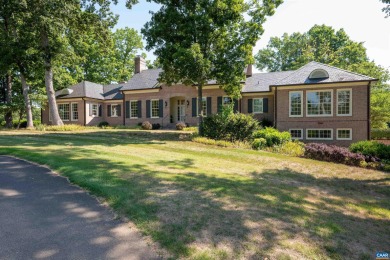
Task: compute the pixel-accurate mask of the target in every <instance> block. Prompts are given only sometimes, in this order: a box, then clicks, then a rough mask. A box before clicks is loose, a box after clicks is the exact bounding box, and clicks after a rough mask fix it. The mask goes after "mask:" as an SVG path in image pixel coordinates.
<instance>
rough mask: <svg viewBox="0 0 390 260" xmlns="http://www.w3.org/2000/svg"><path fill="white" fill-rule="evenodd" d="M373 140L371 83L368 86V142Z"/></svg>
mask: <svg viewBox="0 0 390 260" xmlns="http://www.w3.org/2000/svg"><path fill="white" fill-rule="evenodd" d="M370 139H371V81H369V82H368V85H367V140H370Z"/></svg>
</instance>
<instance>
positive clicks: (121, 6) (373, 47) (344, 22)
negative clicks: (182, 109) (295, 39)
mask: <svg viewBox="0 0 390 260" xmlns="http://www.w3.org/2000/svg"><path fill="white" fill-rule="evenodd" d="M383 7H384V4H382V3H381V1H379V0H327V1H324V0H285V1H284V3H283V4H282V5H281V6H280V7H279V8H278V9H277V10H276V13H275V15H274V16H272V17H269V18H268V20H267V22H266V23H265V24H264V28H265V33H264V34H263V36H262V37H261V40H260V41H259V42H258V44H257V45H256V47H255V50H254V51H255V53H256V52H257V51H258V50H259V49H261V48H264V47H265V46H266V45H267V43H268V41H269V39H270V37H273V36H278V37H280V36H281V35H282V34H283V33H285V32H286V33H289V34H290V33H293V32H306V31H308V30H309V29H310V28H311V27H312V26H313V25H315V24H326V25H329V26H332V27H333V28H335V29H340V28H344V29H345V31H346V33H347V34H348V35H349V36H350V37H351V39H352V40H354V41H358V42H364V46H365V47H366V48H367V53H368V55H369V57H370V58H371V59H373V60H375V62H376V63H377V64H379V65H382V66H383V67H385V68H387V69H390V18H385V14H384V13H383V12H382V8H383ZM158 8H159V7H158V6H157V5H156V4H153V3H148V2H146V1H145V0H140V3H139V4H137V5H135V6H134V7H133V9H131V10H129V9H127V8H126V7H125V0H119V3H118V5H116V6H113V11H114V13H116V14H119V16H120V18H119V22H118V24H117V26H116V27H117V28H122V27H126V26H127V27H131V28H134V29H136V30H138V31H140V30H141V28H142V27H143V25H144V24H145V23H146V22H147V21H148V20H149V19H150V17H151V15H150V14H149V10H152V11H157V10H158ZM148 58H149V59H152V60H154V58H155V57H154V55H153V54H152V52H148Z"/></svg>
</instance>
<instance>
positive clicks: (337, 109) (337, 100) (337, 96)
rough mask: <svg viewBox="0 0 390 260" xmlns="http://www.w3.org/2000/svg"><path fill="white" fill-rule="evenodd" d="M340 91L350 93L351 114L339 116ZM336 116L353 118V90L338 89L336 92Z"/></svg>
mask: <svg viewBox="0 0 390 260" xmlns="http://www.w3.org/2000/svg"><path fill="white" fill-rule="evenodd" d="M339 91H349V93H350V100H349V114H339ZM336 114H337V116H352V89H351V88H343V89H337V91H336Z"/></svg>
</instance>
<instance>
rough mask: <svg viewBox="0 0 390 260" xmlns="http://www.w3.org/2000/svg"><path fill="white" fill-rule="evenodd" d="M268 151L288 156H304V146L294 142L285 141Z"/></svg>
mask: <svg viewBox="0 0 390 260" xmlns="http://www.w3.org/2000/svg"><path fill="white" fill-rule="evenodd" d="M270 151H271V152H274V153H281V154H285V155H289V156H296V157H302V156H303V155H304V154H305V144H304V143H302V142H299V141H296V140H294V141H287V142H285V143H283V144H281V145H275V146H273V147H271V148H270Z"/></svg>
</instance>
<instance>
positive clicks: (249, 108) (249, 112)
mask: <svg viewBox="0 0 390 260" xmlns="http://www.w3.org/2000/svg"><path fill="white" fill-rule="evenodd" d="M251 113H253V99H251V98H250V99H248V114H251Z"/></svg>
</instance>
